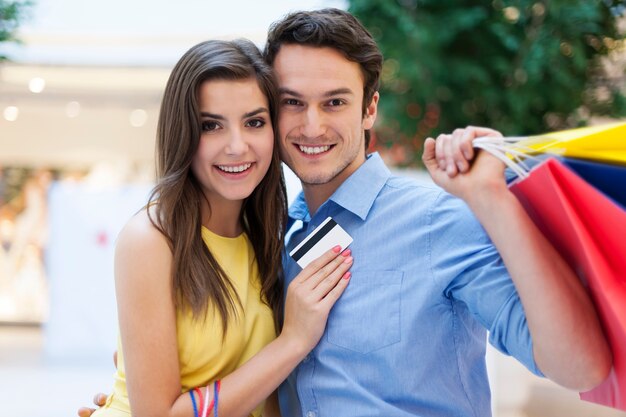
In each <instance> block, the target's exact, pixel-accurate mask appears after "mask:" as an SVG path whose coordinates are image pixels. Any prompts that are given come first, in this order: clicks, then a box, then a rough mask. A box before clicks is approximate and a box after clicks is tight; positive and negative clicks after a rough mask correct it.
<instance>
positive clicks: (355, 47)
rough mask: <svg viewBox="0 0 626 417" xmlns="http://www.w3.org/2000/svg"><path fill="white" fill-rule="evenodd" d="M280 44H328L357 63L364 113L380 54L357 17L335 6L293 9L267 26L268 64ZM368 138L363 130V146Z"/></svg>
mask: <svg viewBox="0 0 626 417" xmlns="http://www.w3.org/2000/svg"><path fill="white" fill-rule="evenodd" d="M283 44H285V45H289V44H295V45H304V46H312V47H330V48H333V49H335V50H337V51H339V52H341V53H342V54H343V56H344V57H345V58H346V59H347V60H349V61H352V62H356V63H358V64H359V66H360V67H361V73H362V74H363V80H364V82H363V103H362V107H363V115H365V113H366V110H367V106H369V105H370V103H371V102H372V97H374V93H376V91H378V87H379V84H380V73H381V71H382V68H383V55H382V53H381V52H380V49H379V48H378V45H377V44H376V41H375V40H374V38H373V37H372V35H371V34H370V33H369V32H368V31H367V29H365V27H364V26H363V25H362V24H361V22H359V21H358V20H357V18H356V17H354V16H353V15H352V14H350V13H349V12H346V11H344V10H341V9H335V8H327V9H320V10H311V11H299V12H293V13H291V14H288V15H287V16H285V17H283V18H282V19H280V20H279V21H277V22H274V23H273V24H272V25H271V26H270V29H269V33H268V34H267V42H266V43H265V50H264V51H263V55H264V57H265V60H266V61H267V63H268V64H270V65H273V64H274V59H275V58H276V55H277V54H278V52H279V51H280V47H281V46H282V45H283ZM369 141H370V132H369V130H366V131H365V149H366V150H367V148H368V146H369Z"/></svg>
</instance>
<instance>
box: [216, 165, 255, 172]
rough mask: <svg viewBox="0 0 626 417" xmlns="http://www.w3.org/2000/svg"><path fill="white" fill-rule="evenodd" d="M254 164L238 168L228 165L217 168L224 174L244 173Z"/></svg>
mask: <svg viewBox="0 0 626 417" xmlns="http://www.w3.org/2000/svg"><path fill="white" fill-rule="evenodd" d="M251 166H252V164H243V165H236V166H226V165H218V166H217V167H218V168H219V169H221V170H222V171H224V172H243V171H245V170H247V169H248V168H250V167H251Z"/></svg>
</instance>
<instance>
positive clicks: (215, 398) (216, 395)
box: [213, 379, 220, 417]
mask: <svg viewBox="0 0 626 417" xmlns="http://www.w3.org/2000/svg"><path fill="white" fill-rule="evenodd" d="M213 392H214V395H213V401H214V402H213V417H218V416H217V403H218V400H219V395H220V380H219V379H218V380H217V381H215V384H214V386H213Z"/></svg>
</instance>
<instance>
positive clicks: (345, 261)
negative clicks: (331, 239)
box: [343, 256, 353, 264]
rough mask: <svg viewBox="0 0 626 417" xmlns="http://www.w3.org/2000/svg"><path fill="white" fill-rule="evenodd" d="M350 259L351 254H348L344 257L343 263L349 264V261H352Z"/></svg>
mask: <svg viewBox="0 0 626 417" xmlns="http://www.w3.org/2000/svg"><path fill="white" fill-rule="evenodd" d="M352 259H353V258H352V256H348V257H347V258H346V259H344V261H343V263H344V264H349V263H351V262H352Z"/></svg>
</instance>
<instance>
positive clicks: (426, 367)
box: [265, 9, 610, 417]
mask: <svg viewBox="0 0 626 417" xmlns="http://www.w3.org/2000/svg"><path fill="white" fill-rule="evenodd" d="M265 55H266V59H267V60H268V62H269V63H270V64H272V65H273V67H274V69H275V71H276V74H277V77H278V82H279V87H280V100H281V107H280V120H279V131H280V134H281V156H282V158H283V160H284V161H285V163H286V164H287V165H288V166H289V167H290V168H291V169H292V170H293V171H294V172H295V173H296V175H297V176H298V177H299V178H300V180H301V181H302V187H303V194H302V195H301V196H300V197H299V198H298V199H297V200H296V201H295V202H294V204H293V205H292V207H291V208H290V220H291V221H296V220H300V221H301V222H302V225H301V226H297V227H296V228H295V230H292V232H291V233H292V234H291V238H290V240H289V242H288V243H287V248H286V249H287V252H289V251H290V250H291V249H292V248H293V247H295V246H296V245H297V244H298V243H299V242H300V241H302V239H304V237H305V236H307V235H308V234H309V233H310V232H311V231H312V230H313V229H314V228H315V227H316V226H317V225H319V224H320V223H321V222H322V221H323V220H324V219H326V218H327V217H328V216H331V217H333V219H334V220H335V221H337V223H339V224H340V225H341V226H342V227H343V228H345V229H346V231H347V232H348V233H349V234H350V235H351V236H352V237H353V238H354V242H353V243H352V246H351V249H352V252H353V253H354V254H355V259H356V261H355V264H354V265H353V267H352V280H351V282H350V285H349V286H348V288H347V289H346V292H345V293H344V294H343V296H342V298H341V299H340V300H339V301H338V302H337V304H336V305H335V306H334V308H333V310H332V312H331V315H330V316H329V320H328V324H327V329H326V334H325V335H324V337H323V338H322V340H321V341H320V343H319V344H318V346H317V347H316V348H315V349H314V350H313V351H312V352H311V354H310V355H309V357H308V358H307V359H306V360H305V361H303V362H302V363H301V364H300V365H299V366H298V368H297V369H296V370H295V371H294V372H293V374H292V375H291V377H290V378H289V380H288V381H287V382H286V383H285V384H283V387H281V392H280V402H281V410H282V413H283V416H296V415H303V416H307V417H316V416H324V417H325V416H386V417H391V416H416V415H419V416H424V415H429V416H439V415H441V416H444V415H445V416H487V415H490V399H489V387H488V382H487V376H486V370H485V362H484V355H485V342H484V341H485V330H489V338H490V342H491V343H492V344H493V345H494V346H495V347H497V348H498V349H500V350H501V351H503V352H505V353H509V354H512V355H514V356H515V357H516V358H518V359H519V360H520V361H521V362H522V363H523V364H525V365H526V366H527V367H528V368H530V369H531V370H532V371H534V372H535V373H537V374H541V373H543V374H545V375H547V376H549V377H551V378H552V379H553V380H555V381H556V382H558V383H560V384H562V385H564V386H567V387H570V388H574V389H581V390H585V389H589V388H591V387H593V386H594V385H596V384H598V383H600V382H601V381H602V380H603V379H604V377H605V376H606V375H607V373H608V370H609V367H610V355H609V353H608V349H607V346H606V343H605V341H604V339H603V337H602V333H601V331H600V328H599V325H598V322H597V318H596V316H595V313H594V312H593V308H592V306H591V304H590V302H589V300H588V298H587V296H586V294H585V293H584V291H583V289H582V287H581V285H580V283H579V282H578V280H577V279H576V277H575V276H574V275H573V273H572V272H571V271H570V270H569V269H568V268H567V266H566V265H565V263H564V262H563V261H562V260H561V258H560V257H559V256H558V255H557V254H556V253H555V251H554V249H553V248H551V247H550V245H549V244H548V243H547V242H546V241H545V239H544V238H543V237H542V236H541V235H540V233H539V232H538V231H537V230H536V229H535V227H534V226H533V224H532V223H531V221H530V220H529V219H528V217H527V216H526V214H525V213H524V211H523V210H522V208H521V206H520V205H519V203H518V202H517V200H516V199H515V197H514V196H513V195H512V194H510V193H509V192H508V190H507V188H506V185H505V182H504V179H503V170H504V168H503V165H502V164H501V163H500V162H499V161H496V160H495V158H491V157H490V156H488V155H479V158H478V160H477V161H475V163H474V165H473V166H472V169H471V170H469V171H468V169H469V164H468V162H467V161H468V160H471V159H473V156H474V155H473V152H472V149H471V146H469V147H468V146H467V145H468V144H469V143H470V142H471V139H473V138H474V137H476V136H483V135H496V134H497V132H494V131H492V130H489V129H480V128H468V129H465V130H459V131H456V132H455V133H454V134H453V135H450V136H448V135H444V136H442V137H440V138H439V139H438V141H437V142H438V144H437V145H436V148H435V143H434V141H433V140H432V139H431V140H429V141H428V142H427V143H426V147H425V149H426V151H425V154H424V162H425V165H426V166H427V167H428V170H429V172H430V173H431V175H432V176H433V179H434V180H435V182H436V183H438V184H439V185H440V186H442V187H443V188H444V189H446V190H447V191H448V192H450V193H452V194H455V195H457V196H458V197H460V198H461V199H462V200H464V201H465V203H466V204H467V206H469V207H470V208H471V209H472V210H473V211H474V215H475V216H476V217H477V218H478V220H480V222H481V223H482V224H483V226H484V228H485V229H486V231H487V233H488V234H489V236H490V238H491V240H492V241H493V243H494V244H495V246H496V247H497V249H498V251H499V252H500V253H498V251H496V248H494V246H493V244H492V243H491V241H490V239H489V238H488V237H487V236H486V235H485V233H484V231H483V229H482V227H481V226H480V224H479V223H478V222H477V221H476V219H475V218H474V216H472V215H471V213H470V212H469V210H467V206H466V204H464V202H463V201H461V200H459V199H456V198H453V197H451V196H450V195H449V194H447V193H445V192H443V191H441V189H439V188H436V187H425V186H419V185H417V184H414V183H411V182H409V181H407V180H404V179H401V178H397V177H393V176H391V175H390V173H389V171H388V170H387V168H386V167H385V166H384V164H383V162H382V161H381V159H380V157H379V156H378V155H370V156H369V157H366V153H365V150H366V149H367V138H366V134H367V130H368V129H370V128H371V127H372V125H373V124H374V120H375V118H376V109H377V104H378V100H379V95H378V92H377V89H378V79H379V74H380V70H381V64H382V57H381V55H380V52H379V50H378V48H377V46H376V44H375V42H374V40H373V39H372V38H371V36H370V35H369V33H367V31H366V30H365V29H364V28H363V27H362V26H361V24H360V23H359V22H358V21H357V20H356V19H355V18H354V17H353V16H351V15H350V14H349V13H346V12H343V11H340V10H332V9H327V10H320V11H315V12H302V13H296V14H293V15H290V16H287V17H286V18H284V19H283V20H282V21H280V22H277V23H276V24H274V25H273V26H272V27H271V29H270V33H269V35H268V41H267V45H266V50H265ZM459 70H460V69H459ZM463 152H465V154H463ZM440 163H441V165H440ZM459 170H461V173H460V175H456V174H457V173H458V172H459ZM503 261H504V264H503ZM283 263H284V266H285V274H286V277H287V283H286V284H288V283H289V281H290V279H291V278H293V277H294V276H295V275H296V273H297V272H298V271H299V267H298V266H297V264H296V263H295V262H294V261H293V260H292V259H290V258H289V257H285V258H284V262H283ZM505 265H506V268H505ZM507 269H508V272H507ZM509 275H510V276H509ZM511 278H512V280H511ZM516 287H517V290H516ZM520 299H521V301H520ZM522 304H523V308H522ZM524 309H526V310H527V311H526V314H524ZM583 329H584V330H583ZM531 335H532V338H531Z"/></svg>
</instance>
